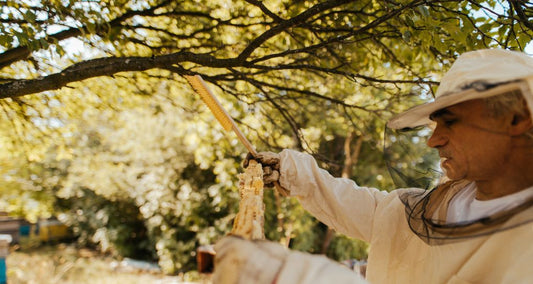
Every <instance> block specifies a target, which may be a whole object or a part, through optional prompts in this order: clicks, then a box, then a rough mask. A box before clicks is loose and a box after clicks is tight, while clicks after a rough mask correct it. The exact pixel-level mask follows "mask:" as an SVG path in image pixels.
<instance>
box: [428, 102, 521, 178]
mask: <svg viewBox="0 0 533 284" xmlns="http://www.w3.org/2000/svg"><path fill="white" fill-rule="evenodd" d="M431 118H432V120H434V121H435V122H436V123H437V126H436V128H435V130H434V132H433V135H432V136H431V137H430V138H429V140H428V142H427V144H428V146H430V147H432V148H436V149H437V150H438V151H439V155H440V157H441V158H442V159H443V160H442V164H441V166H442V168H443V169H444V170H445V171H446V175H447V176H448V178H450V179H452V180H459V179H468V180H473V181H480V180H487V179H490V178H491V177H494V176H495V175H498V174H501V170H502V167H505V165H506V159H507V157H508V155H507V153H508V152H507V151H508V149H510V145H511V144H510V142H511V141H510V135H508V134H507V128H506V127H507V125H510V120H509V118H508V116H505V115H504V116H502V117H493V116H490V114H489V112H488V111H487V109H486V106H485V103H484V102H483V101H482V100H471V101H466V102H463V103H459V104H456V105H453V106H450V107H448V108H445V109H442V110H439V111H437V112H435V113H434V114H432V116H431Z"/></svg>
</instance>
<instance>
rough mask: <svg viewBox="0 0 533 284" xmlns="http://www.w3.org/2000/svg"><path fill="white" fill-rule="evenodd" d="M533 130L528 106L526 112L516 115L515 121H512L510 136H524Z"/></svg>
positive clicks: (532, 121)
mask: <svg viewBox="0 0 533 284" xmlns="http://www.w3.org/2000/svg"><path fill="white" fill-rule="evenodd" d="M531 128H533V120H532V119H531V113H530V112H529V109H528V108H527V105H526V106H525V112H522V113H520V114H518V113H515V114H514V116H513V120H512V121H511V127H510V128H509V134H511V135H512V136H518V135H522V134H524V133H526V132H527V131H529V130H530V129H531Z"/></svg>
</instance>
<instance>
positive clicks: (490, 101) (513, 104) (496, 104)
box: [484, 90, 533, 140]
mask: <svg viewBox="0 0 533 284" xmlns="http://www.w3.org/2000/svg"><path fill="white" fill-rule="evenodd" d="M484 101H485V104H486V106H487V108H488V109H489V111H490V112H491V113H492V114H493V115H494V116H496V117H498V116H501V115H503V114H504V113H508V112H516V113H518V114H520V115H530V116H533V114H531V113H529V111H528V107H527V104H526V100H525V99H524V97H523V96H522V92H521V91H520V90H515V91H510V92H508V93H505V94H502V95H497V96H493V97H489V98H486V99H484ZM524 135H526V136H527V137H528V138H530V139H532V140H533V127H532V128H531V129H529V130H528V131H527V132H526V133H524Z"/></svg>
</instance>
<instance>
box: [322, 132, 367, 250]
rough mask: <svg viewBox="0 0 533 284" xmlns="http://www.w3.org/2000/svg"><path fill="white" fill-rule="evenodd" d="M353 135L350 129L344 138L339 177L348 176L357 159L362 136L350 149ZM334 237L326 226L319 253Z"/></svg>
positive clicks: (333, 232)
mask: <svg viewBox="0 0 533 284" xmlns="http://www.w3.org/2000/svg"><path fill="white" fill-rule="evenodd" d="M354 137H355V131H353V130H352V131H350V133H349V134H348V136H347V137H346V139H345V140H344V153H345V158H344V165H343V167H342V174H341V177H343V178H350V173H351V172H352V169H353V167H354V166H355V165H356V164H357V160H358V159H359V153H360V152H361V145H362V144H363V136H359V137H358V138H357V141H355V146H354V147H353V149H352V141H353V139H354ZM334 237H335V231H334V230H333V229H331V228H329V227H328V230H327V232H326V236H325V237H324V241H323V242H322V249H321V250H320V253H322V254H326V252H327V251H328V248H329V245H330V244H331V241H332V240H333V238H334Z"/></svg>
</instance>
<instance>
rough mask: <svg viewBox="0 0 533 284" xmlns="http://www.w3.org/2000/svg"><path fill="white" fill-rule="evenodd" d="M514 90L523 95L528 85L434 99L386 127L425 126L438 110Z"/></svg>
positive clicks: (408, 111) (397, 118)
mask: <svg viewBox="0 0 533 284" xmlns="http://www.w3.org/2000/svg"><path fill="white" fill-rule="evenodd" d="M515 90H522V93H523V94H525V93H526V92H525V91H526V90H528V85H527V83H526V82H523V81H519V82H514V83H509V84H504V85H500V86H497V87H494V88H491V89H489V90H486V91H481V92H479V91H476V90H474V89H468V90H465V91H462V92H457V93H452V94H449V95H443V96H440V97H438V98H437V99H435V101H433V102H430V103H426V104H423V105H419V106H416V107H413V108H411V109H409V110H407V111H405V112H403V113H400V114H399V115H397V116H395V117H393V118H392V119H391V120H389V122H388V123H387V127H389V128H392V129H403V128H413V127H417V126H421V125H427V124H430V123H431V120H430V119H429V116H430V115H431V114H432V113H434V112H436V111H438V110H440V109H443V108H447V107H449V106H452V105H455V104H458V103H462V102H465V101H469V100H475V99H481V98H488V97H492V96H496V95H501V94H504V93H507V92H510V91H515Z"/></svg>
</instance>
